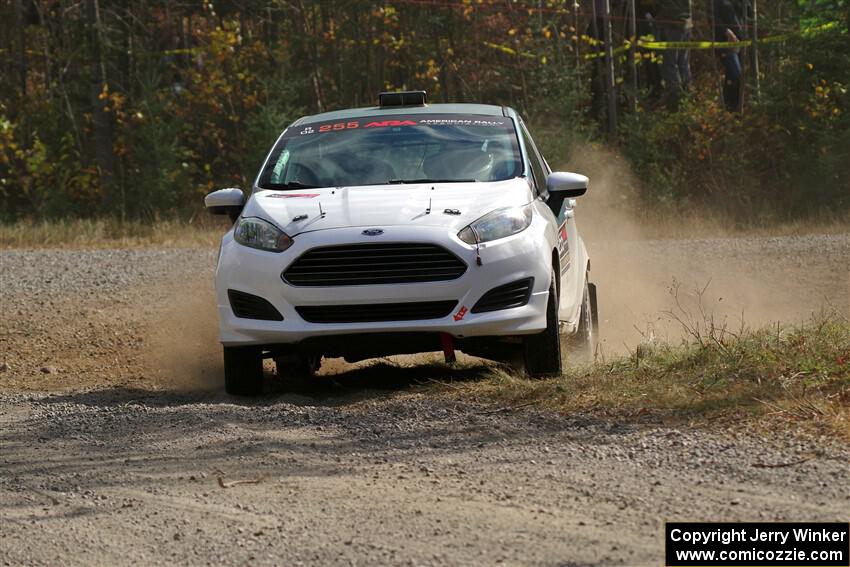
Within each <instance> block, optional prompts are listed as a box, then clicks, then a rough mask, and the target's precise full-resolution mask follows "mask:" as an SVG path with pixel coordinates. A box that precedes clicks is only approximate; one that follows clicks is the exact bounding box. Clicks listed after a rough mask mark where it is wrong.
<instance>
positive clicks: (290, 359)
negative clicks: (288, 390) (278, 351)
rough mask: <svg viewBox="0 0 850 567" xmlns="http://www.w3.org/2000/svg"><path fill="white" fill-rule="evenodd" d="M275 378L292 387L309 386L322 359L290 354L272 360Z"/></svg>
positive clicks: (314, 356) (315, 356) (320, 365)
mask: <svg viewBox="0 0 850 567" xmlns="http://www.w3.org/2000/svg"><path fill="white" fill-rule="evenodd" d="M274 363H275V368H276V369H277V376H278V378H280V379H281V380H284V381H285V382H286V383H288V384H290V385H293V386H302V387H303V386H309V385H310V384H311V383H312V382H313V379H314V378H315V377H316V373H317V372H318V371H319V369H320V368H321V367H322V357H321V356H317V355H306V354H290V355H286V356H278V357H275V359H274Z"/></svg>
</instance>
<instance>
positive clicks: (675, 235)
mask: <svg viewBox="0 0 850 567" xmlns="http://www.w3.org/2000/svg"><path fill="white" fill-rule="evenodd" d="M565 167H566V168H567V169H569V170H571V171H576V172H579V173H582V174H585V175H587V176H588V177H589V178H590V187H589V190H588V193H587V195H586V196H584V197H581V198H580V199H579V200H578V206H577V211H576V219H577V223H578V226H579V230H580V232H581V234H582V235H583V238H584V240H585V244H586V246H587V248H588V252H589V254H590V258H591V281H594V282H595V283H596V284H597V286H598V297H599V312H600V340H601V348H602V352H603V354H615V353H621V352H625V351H627V350H630V349H633V348H634V347H635V346H636V345H637V344H639V343H640V342H642V341H647V340H668V341H674V342H675V341H678V340H679V339H681V338H682V337H683V335H684V328H683V326H682V325H681V324H680V322H679V321H678V320H677V318H678V319H685V320H688V319H690V320H691V322H692V324H693V322H698V323H700V324H704V323H708V324H711V323H712V322H713V323H714V324H715V325H726V326H728V328H729V329H730V330H733V331H734V330H738V329H740V328H741V327H742V326H744V327H756V326H761V325H765V324H770V323H775V322H781V323H785V324H795V323H799V322H802V321H804V320H806V319H809V318H810V317H811V316H812V315H813V314H817V313H819V312H821V311H836V312H837V313H839V314H843V315H847V314H848V312H850V306H849V305H848V300H850V297H848V286H850V235H848V233H847V231H845V232H844V233H843V234H841V233H839V234H835V233H833V234H818V229H817V227H810V229H809V230H808V231H806V230H803V231H802V232H804V233H806V232H807V234H803V235H798V236H782V237H774V236H767V235H765V234H764V231H763V230H759V231H758V235H757V236H751V235H747V234H746V231H743V233H742V231H741V229H740V228H736V229H735V230H734V231H729V230H725V229H724V228H723V226H722V222H718V219H716V218H711V217H709V216H708V214H707V213H706V214H701V213H700V212H699V211H693V212H692V213H691V214H690V215H688V217H687V218H666V219H665V218H663V217H661V215H658V214H644V215H641V214H639V213H637V211H639V210H640V207H639V205H638V203H637V192H636V187H637V180H636V179H635V176H634V175H633V174H632V172H631V171H630V170H629V168H628V166H627V164H626V163H625V160H624V159H623V158H622V157H620V156H617V155H616V154H614V153H613V152H611V151H610V150H607V149H605V148H602V147H597V146H585V147H580V148H578V149H576V150H574V151H573V152H572V154H571V155H570V156H569V158H568V160H567V163H566V165H565ZM833 232H834V231H833ZM674 315H675V316H674Z"/></svg>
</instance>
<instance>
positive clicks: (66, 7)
mask: <svg viewBox="0 0 850 567" xmlns="http://www.w3.org/2000/svg"><path fill="white" fill-rule="evenodd" d="M651 9H652V6H651V4H649V7H648V8H647V3H646V2H638V7H637V9H636V13H637V21H636V23H637V28H638V30H641V31H643V32H646V30H647V29H649V28H648V19H647V18H645V17H644V16H645V13H646V11H647V10H651ZM693 9H694V18H693V23H694V30H693V36H694V39H695V40H709V39H710V38H711V28H710V18H709V16H708V11H709V8H708V7H707V6H706V5H704V4H703V3H702V0H694V6H693ZM0 10H2V13H0V16H2V18H0V71H2V83H1V86H0V223H9V222H15V221H20V220H22V219H30V220H32V219H37V220H44V219H57V218H79V217H83V218H95V217H97V218H101V217H109V218H117V219H121V220H124V219H128V220H135V221H143V222H148V221H153V220H155V219H163V218H181V219H187V218H193V217H194V216H195V215H196V214H197V212H198V211H200V210H201V206H202V197H203V195H204V194H206V193H207V192H209V191H211V190H213V189H216V188H221V187H228V186H237V187H242V188H247V187H249V186H250V183H251V182H252V180H253V177H254V175H255V174H256V171H257V169H258V167H259V166H260V164H261V161H262V159H263V158H264V157H265V153H266V152H267V151H268V148H269V147H270V145H271V144H272V142H273V141H274V140H275V138H276V137H277V136H278V134H279V133H280V132H281V131H282V129H283V128H285V127H286V126H287V125H288V124H289V123H290V122H291V121H293V120H295V119H296V118H298V117H299V116H302V115H304V114H310V113H315V112H318V111H323V110H331V109H337V108H345V107H356V106H368V105H373V104H374V103H375V101H376V96H377V93H378V92H380V91H385V90H395V89H424V90H426V91H428V97H429V100H430V101H432V102H444V101H451V102H486V103H493V104H505V105H510V106H513V107H514V108H516V109H517V110H518V111H519V112H520V113H522V114H523V115H524V116H525V117H526V118H527V121H528V122H529V123H530V124H531V129H532V132H533V134H534V135H535V137H536V138H537V139H538V141H539V142H540V144H541V145H542V146H543V150H544V153H545V154H546V155H547V157H548V158H549V161H550V162H551V163H552V165H553V166H556V167H561V166H564V165H568V164H569V163H570V160H571V156H572V155H574V154H575V152H577V151H579V150H582V151H583V150H585V149H586V148H588V147H590V148H601V149H603V150H605V151H606V152H613V153H614V154H616V155H617V156H618V158H620V159H621V160H623V161H624V162H625V163H627V164H628V169H629V170H630V171H631V172H632V175H629V176H627V177H628V178H624V179H623V182H622V186H621V187H618V188H617V189H616V190H617V191H620V192H621V193H622V195H620V197H621V198H622V200H623V202H624V203H625V205H624V206H628V207H632V208H634V209H635V210H637V211H644V212H645V211H652V212H653V214H659V213H660V214H664V215H684V216H687V215H688V214H689V213H692V212H694V211H710V212H711V214H713V215H717V216H720V217H722V218H724V219H727V220H728V221H729V222H730V223H733V224H738V225H748V224H751V223H753V222H759V223H761V222H767V223H781V222H785V221H787V220H790V219H818V220H829V221H836V220H837V221H839V222H843V221H846V220H848V218H850V213H848V211H850V93H848V89H850V35H848V23H850V3H848V2H847V0H760V1H759V3H758V20H757V22H755V21H753V19H752V18H750V19H749V20H748V21H747V27H748V29H749V30H751V31H752V30H753V29H754V24H757V33H758V37H759V40H760V41H759V43H758V63H759V66H758V69H759V73H758V83H756V82H755V79H756V77H755V75H754V73H753V72H752V66H751V64H750V61H751V57H750V56H749V53H747V52H748V51H749V49H746V50H745V52H744V53H742V59H743V60H744V62H745V68H744V74H745V76H746V81H747V85H746V87H745V90H746V92H745V103H744V109H743V112H742V113H730V112H727V111H726V110H724V108H723V105H722V103H721V101H720V100H719V99H720V89H721V79H722V73H721V70H720V65H719V63H718V61H717V58H716V52H715V49H712V48H705V49H694V50H692V51H691V65H692V70H693V75H694V82H693V84H692V86H691V90H690V93H689V94H688V96H687V98H686V100H685V101H684V102H683V104H681V105H680V106H679V108H678V109H677V110H676V111H669V110H668V109H667V108H666V107H665V106H664V105H663V104H661V103H660V101H659V99H658V96H657V91H656V90H654V89H652V81H651V77H653V76H654V74H655V72H656V69H657V67H656V68H655V69H654V68H653V66H655V65H657V64H658V59H659V57H663V55H664V53H665V51H663V50H652V49H645V48H642V47H635V48H634V49H631V48H630V46H633V45H637V44H636V42H635V41H633V40H634V36H633V35H632V34H631V33H630V29H631V28H630V15H631V12H630V7H629V5H628V3H621V2H614V3H613V4H612V11H611V24H612V31H613V35H612V48H613V49H614V58H613V59H614V75H615V82H616V98H615V100H614V102H615V107H616V111H617V117H618V124H617V129H616V132H611V131H609V130H608V122H607V121H606V119H605V116H604V112H605V110H604V109H605V107H606V105H605V104H604V103H603V102H602V101H601V100H600V97H601V95H600V87H599V82H598V81H600V80H601V79H600V77H602V76H603V73H604V67H603V66H604V64H605V58H604V57H599V56H598V55H599V54H600V53H601V49H602V45H601V44H600V43H599V42H598V41H596V40H594V39H592V37H591V36H592V35H593V34H592V33H591V31H590V30H591V29H592V21H593V15H594V6H593V3H592V2H590V1H589V0H577V1H576V2H575V3H574V2H573V1H572V0H570V1H569V2H561V1H553V0H538V1H533V0H528V1H516V2H514V1H506V0H475V1H469V0H433V1H432V0H385V1H384V2H378V3H373V2H364V1H359V0H327V1H321V2H319V1H310V0H288V1H284V0H273V1H266V2H260V1H253V0H242V1H229V2H201V1H192V2H189V1H164V0H123V1H114V0H113V1H109V0H3V2H2V8H0ZM639 33H640V32H639ZM768 38H772V39H768ZM651 39H652V38H651V37H645V38H644V40H651ZM762 40H764V41H763V43H762ZM632 61H634V65H632ZM635 70H636V71H637V73H636V75H635V73H634V71H635Z"/></svg>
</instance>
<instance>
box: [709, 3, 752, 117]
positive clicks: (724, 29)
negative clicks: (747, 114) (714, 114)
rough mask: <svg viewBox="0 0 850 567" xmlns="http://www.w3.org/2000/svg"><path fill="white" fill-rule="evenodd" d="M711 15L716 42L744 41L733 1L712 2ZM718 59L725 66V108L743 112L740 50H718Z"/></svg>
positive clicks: (723, 91) (742, 30)
mask: <svg viewBox="0 0 850 567" xmlns="http://www.w3.org/2000/svg"><path fill="white" fill-rule="evenodd" d="M710 1H711V10H710V11H709V15H710V16H711V19H712V27H713V28H714V41H727V42H737V41H740V40H742V39H744V27H743V26H742V25H741V20H740V19H739V18H738V10H737V9H736V7H735V4H733V3H732V1H731V0H710ZM717 57H719V58H720V62H721V63H722V64H723V71H724V77H723V89H722V96H723V106H725V107H726V110H728V111H729V112H741V106H742V102H743V97H742V96H741V74H742V72H741V58H740V56H739V55H738V49H736V48H734V47H731V48H726V49H718V50H717Z"/></svg>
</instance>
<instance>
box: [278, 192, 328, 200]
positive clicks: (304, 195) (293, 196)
mask: <svg viewBox="0 0 850 567" xmlns="http://www.w3.org/2000/svg"><path fill="white" fill-rule="evenodd" d="M318 196H319V194H318V193H272V194H271V195H266V197H268V198H269V199H297V198H298V197H301V198H303V199H312V198H314V197H318Z"/></svg>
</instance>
